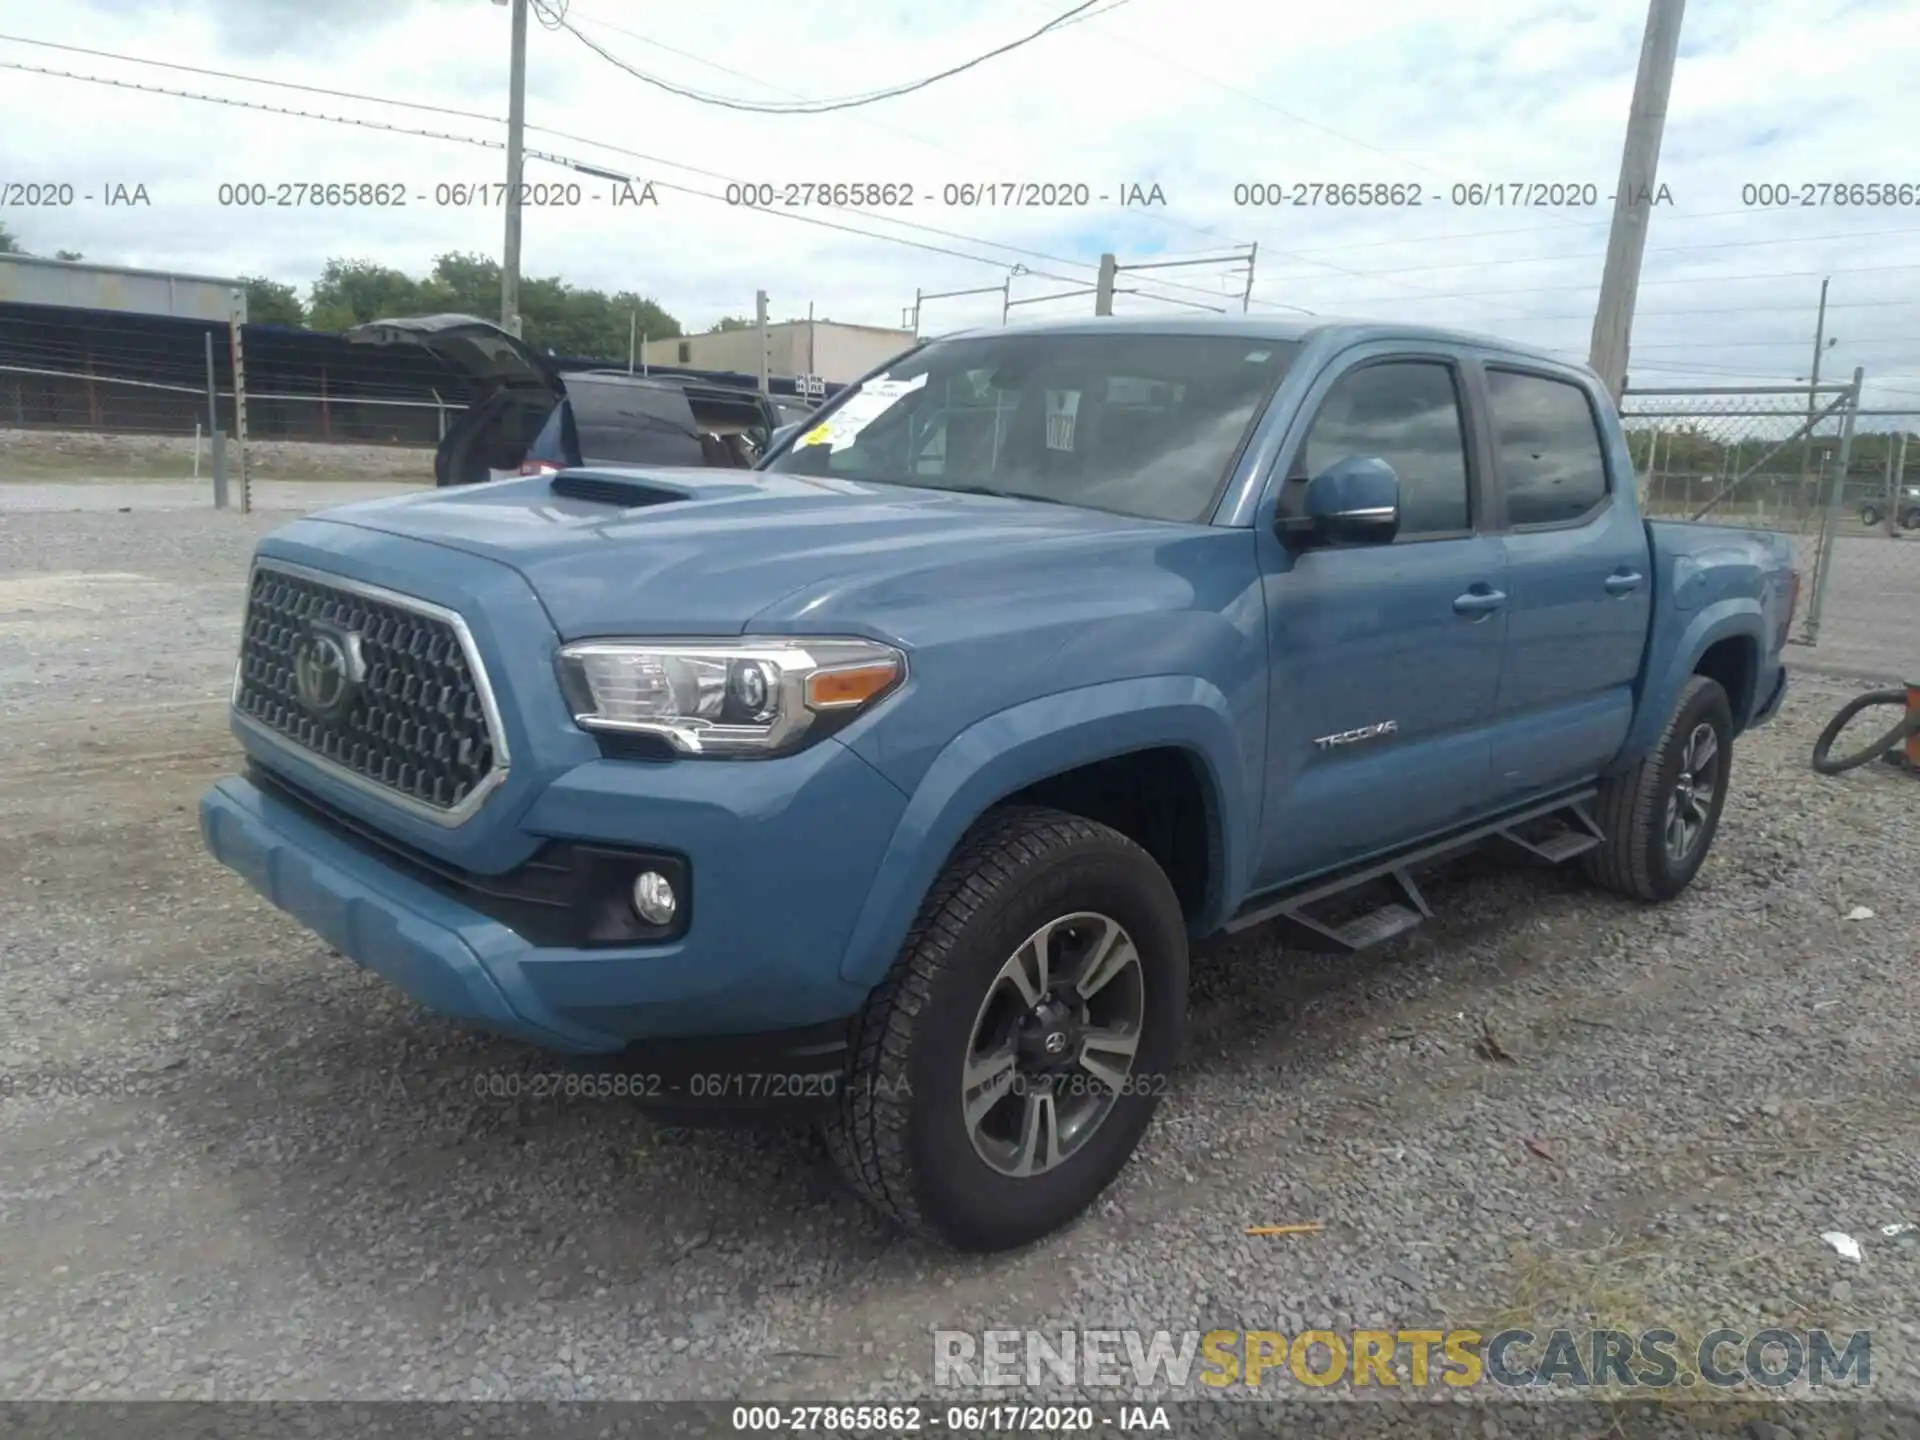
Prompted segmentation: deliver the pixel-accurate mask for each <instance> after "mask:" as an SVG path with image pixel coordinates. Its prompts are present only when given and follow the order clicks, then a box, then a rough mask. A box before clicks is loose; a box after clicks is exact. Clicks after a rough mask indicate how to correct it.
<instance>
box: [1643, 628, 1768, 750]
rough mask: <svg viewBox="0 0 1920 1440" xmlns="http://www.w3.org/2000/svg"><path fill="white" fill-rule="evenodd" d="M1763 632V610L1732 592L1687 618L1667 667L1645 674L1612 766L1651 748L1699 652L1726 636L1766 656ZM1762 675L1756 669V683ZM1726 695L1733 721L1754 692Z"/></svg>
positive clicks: (1748, 708)
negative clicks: (1749, 644) (1637, 704)
mask: <svg viewBox="0 0 1920 1440" xmlns="http://www.w3.org/2000/svg"><path fill="white" fill-rule="evenodd" d="M1765 636H1766V617H1765V616H1764V615H1763V614H1762V613H1761V610H1760V603H1759V602H1758V601H1757V600H1751V599H1747V598H1744V597H1738V596H1736V597H1732V598H1729V599H1726V600H1720V601H1716V602H1715V603H1714V604H1712V605H1708V606H1706V607H1705V608H1704V609H1702V610H1701V611H1700V612H1699V613H1698V614H1696V615H1694V616H1693V617H1692V618H1691V619H1690V620H1689V621H1688V622H1687V627H1686V629H1684V630H1682V631H1681V632H1680V637H1679V639H1678V640H1677V641H1676V642H1675V643H1674V646H1673V649H1672V651H1671V652H1670V654H1671V658H1670V659H1669V660H1668V661H1667V664H1666V666H1665V667H1664V668H1663V669H1662V670H1661V671H1660V672H1659V674H1657V675H1654V674H1651V673H1650V674H1649V676H1648V681H1647V684H1646V687H1645V688H1644V689H1643V690H1642V691H1641V695H1640V708H1639V711H1638V713H1637V714H1636V715H1635V716H1634V721H1633V725H1632V727H1631V728H1630V729H1629V730H1628V731H1627V738H1626V742H1625V743H1624V744H1623V745H1622V746H1621V747H1620V756H1621V758H1620V759H1619V761H1617V762H1616V764H1615V765H1614V767H1613V768H1614V769H1616V770H1619V769H1624V768H1625V767H1626V766H1628V765H1630V764H1632V763H1633V762H1634V761H1636V760H1638V759H1640V758H1641V757H1642V756H1643V755H1645V754H1646V753H1647V752H1648V751H1649V750H1651V749H1652V748H1653V746H1654V744H1655V742H1657V741H1658V740H1659V738H1660V732H1661V731H1662V730H1663V729H1665V728H1666V724H1667V720H1668V718H1669V717H1670V716H1671V715H1672V714H1673V707H1674V705H1675V704H1676V703H1678V701H1679V698H1680V691H1681V689H1682V688H1683V687H1684V686H1685V685H1686V683H1687V680H1688V678H1689V677H1690V676H1691V675H1692V674H1693V671H1694V666H1696V665H1698V664H1699V663H1700V657H1701V656H1702V655H1704V654H1706V653H1707V651H1708V650H1709V649H1711V648H1712V647H1713V646H1715V645H1717V644H1719V643H1720V642H1721V641H1722V640H1726V639H1743V640H1748V641H1751V642H1752V643H1753V645H1754V648H1755V651H1756V653H1757V654H1761V655H1764V654H1765V653H1766V644H1765ZM1761 679H1762V677H1761V676H1760V675H1759V674H1758V673H1757V671H1756V673H1755V675H1754V682H1755V685H1756V687H1757V686H1758V684H1759V682H1760V680H1761ZM1727 698H1728V700H1730V701H1731V702H1732V704H1733V714H1734V720H1735V722H1736V723H1738V722H1740V720H1741V717H1742V716H1743V715H1744V714H1746V713H1748V712H1749V711H1751V709H1752V706H1753V704H1754V696H1751V695H1729V696H1728V697H1727Z"/></svg>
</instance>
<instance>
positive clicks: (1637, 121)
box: [1587, 0, 1687, 404]
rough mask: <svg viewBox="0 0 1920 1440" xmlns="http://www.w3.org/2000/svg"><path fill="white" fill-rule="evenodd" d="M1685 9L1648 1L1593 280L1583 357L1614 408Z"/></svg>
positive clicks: (1623, 379)
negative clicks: (1600, 263)
mask: <svg viewBox="0 0 1920 1440" xmlns="http://www.w3.org/2000/svg"><path fill="white" fill-rule="evenodd" d="M1686 8H1687V7H1686V0H1652V4H1651V5H1649V7H1648V9H1647V29H1646V34H1645V36H1644V37H1643V38H1642V40H1641V42H1640V71H1639V74H1638V75H1637V76H1636V77H1635V79H1634V82H1633V110H1632V113H1631V114H1629V115H1628V117H1627V138H1626V143H1625V144H1624V145H1623V146H1622V147H1621V151H1620V183H1619V186H1618V187H1617V188H1616V189H1615V191H1614V195H1613V229H1612V231H1611V232H1610V233H1609V234H1608V236H1607V260H1606V268H1605V269H1604V270H1603V271H1602V272H1601V275H1600V302H1599V305H1598V306H1597V307H1596V309H1595V311H1594V316H1593V342H1592V344H1591V346H1590V347H1589V349H1588V355H1587V358H1588V363H1590V364H1591V365H1592V366H1593V368H1594V370H1595V371H1596V372H1597V373H1598V374H1599V376H1600V378H1601V380H1602V381H1604V382H1605V384H1606V386H1607V389H1608V390H1609V391H1610V392H1611V393H1612V395H1613V399H1614V403H1615V404H1618V403H1619V401H1620V395H1621V392H1622V391H1623V390H1624V389H1626V384H1627V349H1628V344H1629V341H1630V340H1631V338H1632V335H1633V307H1634V302H1635V300H1636V299H1637V297H1638V295H1639V291H1640V261H1641V257H1642V256H1643V255H1644V254H1645V253H1646V248H1647V229H1648V224H1649V221H1650V220H1651V218H1652V214H1653V195H1654V189H1655V183H1654V180H1655V175H1656V174H1657V172H1658V170H1659V168H1660V136H1661V132H1662V131H1664V130H1665V128H1666V123H1667V95H1668V93H1669V92H1670V91H1671V90H1672V89H1673V62H1674V57H1675V55H1676V54H1677V53H1678V52H1679V49H1680V17H1681V15H1682V14H1683V13H1684V12H1685V10H1686Z"/></svg>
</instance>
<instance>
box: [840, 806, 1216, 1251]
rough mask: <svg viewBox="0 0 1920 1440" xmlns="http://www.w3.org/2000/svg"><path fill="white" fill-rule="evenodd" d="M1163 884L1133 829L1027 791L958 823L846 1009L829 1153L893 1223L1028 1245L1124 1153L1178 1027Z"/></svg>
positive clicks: (1103, 1182) (1183, 952)
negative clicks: (844, 1082)
mask: <svg viewBox="0 0 1920 1440" xmlns="http://www.w3.org/2000/svg"><path fill="white" fill-rule="evenodd" d="M1186 991H1187V945H1186V930H1185V923H1184V920H1183V917H1182V914H1181V910H1180V904H1179V901H1178V899H1177V897H1176V896H1175V895H1174V892H1173V887H1172V885H1171V884H1170V883H1169V882H1168V880H1167V877H1166V875H1165V874H1164V873H1162V871H1161V869H1160V867H1159V866H1158V865H1156V864H1155V863H1154V862H1153V860H1152V859H1151V858H1150V857H1149V856H1148V855H1147V853H1146V852H1145V851H1144V850H1142V849H1141V848H1140V847H1139V846H1138V845H1135V844H1134V843H1133V842H1132V841H1131V840H1129V839H1127V838H1126V837H1125V836H1124V835H1121V834H1120V833H1119V832H1117V831H1115V830H1111V829H1109V828H1108V827H1106V826H1104V825H1099V824H1095V823H1094V822H1092V821H1090V820H1085V819H1082V818H1080V817H1078V816H1074V815H1067V814H1063V813H1061V812H1059V811H1053V810H1042V809H1030V808H1020V809H1012V808H1010V809H1008V810H1005V811H1002V812H997V813H995V814H993V815H990V816H989V817H988V818H987V819H986V820H984V821H983V822H981V824H980V825H978V826H976V827H975V829H974V830H973V831H972V832H971V833H970V834H969V836H968V837H967V839H966V840H964V841H963V842H962V843H961V845H960V847H959V848H958V850H957V851H956V852H955V854H954V856H953V858H952V859H951V860H950V861H949V862H948V864H947V868H946V869H945V870H944V871H943V872H942V873H941V876H940V878H939V880H938V881H937V882H936V883H935V885H934V887H933V890H932V892H931V893H930V894H929V895H928V897H927V900H926V902H925V904H924V905H923V907H922V909H921V913H920V916H919V918H918V920H917V921H916V923H915V925H914V927H913V930H912V932H911V933H910V934H909V936H908V938H907V943H906V945H905V946H904V948H903V949H902V951H901V954H900V957H899V959H898V960H897V961H896V962H895V964H894V967H893V970H892V971H891V972H890V973H889V975H888V976H887V979H886V980H885V981H884V982H883V983H882V984H881V985H880V986H879V987H878V988H877V989H876V990H875V991H874V994H873V996H872V998H871V999H870V1000H869V1002H868V1004H867V1008H866V1010H865V1012H864V1013H863V1014H862V1016H861V1018H860V1021H859V1023H858V1027H857V1032H856V1038H855V1062H854V1073H853V1076H852V1079H851V1083H850V1084H849V1086H848V1089H847V1092H846V1094H845V1096H844V1097H843V1100H842V1103H841V1105H840V1108H839V1110H838V1112H837V1113H836V1114H835V1116H834V1117H833V1118H832V1120H831V1121H830V1122H829V1124H828V1126H827V1141H828V1146H829V1149H830V1150H831V1152H832V1154H833V1156H834V1159H835V1161H836V1162H837V1163H838V1165H839V1167H840V1168H841V1170H842V1171H843V1173H845V1174H846V1176H847V1178H848V1179H849V1181H851V1182H852V1184H853V1187H854V1188H855V1190H857V1191H858V1192H859V1193H860V1194H861V1195H862V1196H863V1197H864V1198H865V1199H866V1200H867V1201H868V1202H869V1203H871V1204H872V1205H874V1206H875V1207H876V1208H877V1209H878V1210H880V1211H881V1212H882V1213H883V1214H885V1215H887V1216H888V1217H890V1218H891V1219H893V1220H894V1221H895V1222H897V1223H898V1224H900V1225H902V1226H904V1227H905V1228H906V1229H908V1230H910V1231H913V1232H915V1233H917V1234H920V1235H922V1236H924V1237H926V1238H929V1239H933V1240H937V1241H940V1242H942V1243H945V1244H948V1245H951V1246H954V1247H956V1248H959V1249H965V1250H1002V1249H1007V1248H1010V1247H1012V1246H1017V1245H1022V1244H1026V1243H1027V1242H1029V1241H1032V1240H1036V1239H1038V1238H1039V1237H1041V1236H1043V1235H1046V1234H1047V1233H1049V1232H1050V1231H1053V1230H1055V1229H1058V1228H1059V1227H1060V1226H1062V1225H1064V1224H1066V1223H1067V1222H1068V1221H1070V1220H1071V1219H1073V1218H1074V1217H1075V1216H1076V1215H1078V1214H1080V1213H1081V1212H1082V1211H1083V1210H1085V1209H1086V1208H1087V1207H1088V1206H1089V1205H1091V1204H1092V1203H1093V1202H1094V1200H1095V1199H1097V1198H1098V1197H1099V1195H1100V1193H1101V1192H1102V1191H1103V1190H1105V1189H1106V1188H1107V1186H1108V1185H1109V1184H1110V1183H1111V1182H1112V1181H1113V1179H1114V1177H1115V1176H1116V1175H1118V1174H1119V1172H1120V1170H1121V1169H1122V1168H1123V1167H1124V1166H1125V1165H1126V1162H1127V1160H1128V1158H1129V1157H1130V1156H1131V1155H1132V1153H1133V1151H1134V1148H1135V1146H1136V1145H1138V1143H1139V1140H1140V1136H1141V1135H1142V1133H1144V1131H1145V1130H1146V1127H1147V1123H1148V1121H1149V1120H1150V1119H1151V1118H1152V1116H1153V1112H1154V1110H1155V1108H1156V1107H1157V1106H1158V1104H1159V1101H1160V1097H1161V1096H1162V1095H1163V1094H1164V1093H1165V1091H1166V1089H1167V1086H1168V1083H1169V1077H1170V1073H1171V1070H1172V1067H1173V1064H1174V1062H1175V1060H1176V1058H1177V1056H1178V1052H1179V1047H1180V1042H1181V1037H1182V1034H1183V1031H1184V1026H1185V1011H1186Z"/></svg>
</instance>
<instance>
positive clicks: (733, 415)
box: [347, 315, 813, 486]
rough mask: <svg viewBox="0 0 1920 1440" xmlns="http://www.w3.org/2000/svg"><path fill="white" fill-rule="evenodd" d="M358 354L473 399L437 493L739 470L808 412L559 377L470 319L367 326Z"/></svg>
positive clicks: (446, 446) (761, 398)
mask: <svg viewBox="0 0 1920 1440" xmlns="http://www.w3.org/2000/svg"><path fill="white" fill-rule="evenodd" d="M347 339H348V340H350V341H353V342H354V343H356V344H362V345H411V346H415V347H418V348H419V349H422V350H425V351H427V352H428V353H429V354H432V355H434V356H435V357H437V358H438V359H439V360H440V361H441V362H442V363H444V364H445V365H447V366H448V367H449V368H450V369H452V370H454V371H455V372H456V373H458V374H459V375H460V376H461V378H462V379H464V380H465V381H466V382H467V383H468V385H469V386H470V387H471V389H472V391H473V400H472V402H471V403H470V404H469V405H468V407H467V409H466V410H465V411H464V412H463V413H462V414H461V415H460V417H459V418H458V419H457V420H455V421H454V422H453V423H452V424H451V425H450V426H448V428H447V433H446V435H445V436H444V437H443V438H442V439H441V441H440V446H439V449H438V450H437V451H436V452H435V455H434V462H433V474H434V483H435V484H437V485H442V486H446V485H473V484H478V483H480V482H482V481H487V480H497V479H500V478H502V477H504V476H508V475H539V474H550V473H552V472H554V471H558V470H565V469H571V468H574V467H577V466H581V465H646V466H654V467H658V466H673V467H682V466H710V467H717V468H722V469H745V468H747V467H748V466H751V465H752V464H754V463H755V461H757V460H758V459H759V458H760V456H761V455H762V454H763V453H764V452H765V451H766V449H767V447H768V444H769V441H770V439H771V437H772V435H773V432H774V431H775V430H776V429H778V428H780V427H781V426H783V425H789V424H793V423H795V422H797V421H799V420H801V419H803V418H805V416H806V415H807V414H808V413H810V412H811V410H812V408H813V406H812V405H811V404H809V403H806V402H802V401H797V400H793V399H787V398H775V397H772V396H767V395H762V394H761V393H759V392H758V391H757V390H751V389H743V388H740V387H736V386H729V385H725V384H720V383H714V382H708V381H704V380H700V379H696V378H691V377H688V376H685V375H634V374H630V373H628V372H626V371H623V370H569V371H562V370H561V369H560V368H559V367H558V366H557V365H556V364H555V362H554V360H553V357H551V356H547V355H542V354H541V353H540V352H539V351H538V350H536V349H534V348H533V347H532V346H531V345H529V344H527V343H526V342H525V341H524V340H522V339H520V338H518V337H517V336H515V335H512V334H510V333H509V332H508V331H506V330H505V329H503V328H501V327H500V326H498V325H496V324H494V323H492V322H491V321H488V320H482V319H480V318H479V317H477V316H473V315H419V316H405V317H400V318H394V319H386V320H373V321H369V322H368V323H367V324H364V325H360V326H356V327H355V328H354V329H352V330H349V331H348V332H347Z"/></svg>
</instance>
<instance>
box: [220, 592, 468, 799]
mask: <svg viewBox="0 0 1920 1440" xmlns="http://www.w3.org/2000/svg"><path fill="white" fill-rule="evenodd" d="M316 635H331V636H335V637H340V638H343V639H351V637H356V636H357V637H358V649H359V659H360V662H361V666H360V669H361V673H359V674H357V675H356V676H355V677H354V683H352V684H350V685H349V686H347V687H346V689H345V691H344V692H342V693H341V694H340V695H339V697H338V698H337V699H336V701H335V703H334V704H333V705H332V706H331V707H330V708H325V709H323V708H320V707H318V706H316V705H314V704H312V703H309V702H310V701H311V700H312V699H313V698H314V697H313V696H311V695H309V696H307V697H303V696H302V694H301V691H300V685H299V678H298V666H299V661H300V657H301V655H302V653H303V651H307V652H308V653H309V654H311V647H312V646H313V645H314V641H315V637H316ZM483 683H484V682H483V680H482V678H481V677H480V676H479V675H478V674H477V673H476V662H475V661H474V660H473V659H472V658H471V657H470V656H469V655H468V653H467V650H466V646H465V644H464V643H463V640H462V636H461V634H460V632H459V630H458V629H457V628H456V627H455V625H454V624H453V622H452V621H451V620H450V619H447V618H442V616H440V615H437V614H434V613H430V610H429V609H428V608H418V609H416V608H414V606H413V605H412V604H410V603H408V602H407V601H406V600H405V599H404V598H403V597H401V596H396V595H389V594H388V593H387V592H385V591H380V592H372V591H369V590H364V589H362V588H360V587H358V586H355V585H353V584H351V583H350V582H346V581H332V582H329V581H325V580H321V579H318V578H315V577H313V576H311V575H309V574H306V573H304V572H294V571H292V570H283V569H280V568H278V567H275V566H270V565H267V564H264V563H263V564H260V565H258V566H256V568H255V570H254V573H253V581H252V585H251V587H250V593H249V594H248V597H247V621H246V630H245V632H244V636H243V638H242V640H241V644H240V670H239V675H238V680H237V683H236V685H235V687H234V697H233V703H234V706H235V708H236V709H237V710H238V711H239V712H240V713H241V714H242V715H244V716H245V717H246V718H247V719H249V720H252V721H254V722H255V723H256V724H258V725H260V726H263V727H264V728H265V729H267V730H269V731H271V732H272V733H273V734H275V735H277V736H279V737H280V738H282V739H284V740H287V741H289V742H291V743H292V744H294V745H296V746H298V747H300V748H301V749H302V750H305V751H308V752H309V753H311V754H312V755H314V756H317V757H319V758H320V759H321V760H323V761H326V762H328V763H329V764H330V765H331V766H332V767H334V768H335V769H336V770H339V771H344V772H346V775H347V776H349V777H351V778H353V779H357V780H359V781H361V782H363V783H365V784H367V785H372V786H376V787H378V788H379V789H381V790H383V791H385V792H388V793H390V794H392V795H394V796H397V797H399V798H400V799H402V800H404V801H409V802H412V804H413V805H415V806H418V807H422V808H424V809H426V810H428V811H432V812H439V813H441V814H447V815H451V814H453V813H455V812H458V811H459V810H460V809H461V808H462V806H463V805H465V804H467V803H469V802H472V801H474V800H475V797H477V796H479V795H481V794H483V793H484V791H485V789H486V788H489V786H490V783H491V782H492V781H493V780H494V777H495V773H496V769H495V767H496V765H500V764H502V763H503V759H504V757H502V756H501V755H499V754H498V753H497V752H498V749H499V747H498V745H497V742H496V737H495V736H494V733H493V730H492V726H491V725H490V723H489V719H488V707H487V705H486V703H485V700H484V699H483V694H484V692H483V689H482V686H483Z"/></svg>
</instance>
